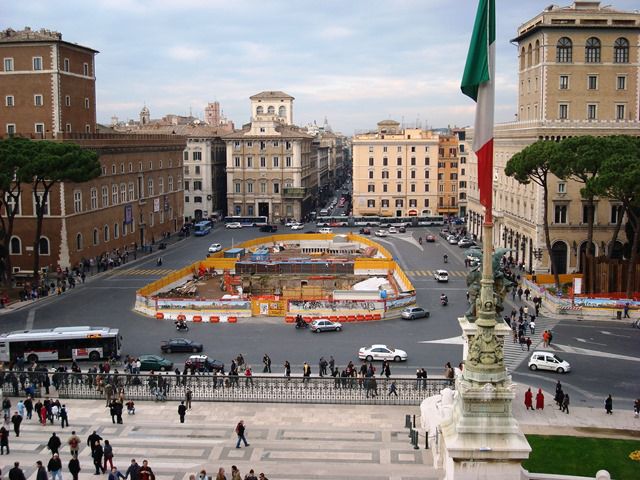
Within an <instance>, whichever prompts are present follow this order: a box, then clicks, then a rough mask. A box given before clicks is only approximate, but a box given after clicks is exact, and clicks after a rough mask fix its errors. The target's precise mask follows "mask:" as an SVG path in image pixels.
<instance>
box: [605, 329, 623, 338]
mask: <svg viewBox="0 0 640 480" xmlns="http://www.w3.org/2000/svg"><path fill="white" fill-rule="evenodd" d="M600 333H602V334H603V335H609V336H611V337H624V338H627V337H628V335H618V334H616V333H611V332H608V331H606V330H600Z"/></svg>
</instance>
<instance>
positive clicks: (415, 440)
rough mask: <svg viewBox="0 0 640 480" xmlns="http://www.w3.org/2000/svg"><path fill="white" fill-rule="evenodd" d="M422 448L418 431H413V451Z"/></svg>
mask: <svg viewBox="0 0 640 480" xmlns="http://www.w3.org/2000/svg"><path fill="white" fill-rule="evenodd" d="M419 448H420V447H419V446H418V430H414V431H413V449H414V450H418V449H419Z"/></svg>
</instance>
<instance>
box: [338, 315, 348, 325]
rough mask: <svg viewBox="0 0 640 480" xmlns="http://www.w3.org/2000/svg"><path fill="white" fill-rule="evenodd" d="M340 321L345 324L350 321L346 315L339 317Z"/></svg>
mask: <svg viewBox="0 0 640 480" xmlns="http://www.w3.org/2000/svg"><path fill="white" fill-rule="evenodd" d="M338 321H339V322H342V323H344V322H346V321H348V320H347V317H345V316H344V315H340V316H339V317H338Z"/></svg>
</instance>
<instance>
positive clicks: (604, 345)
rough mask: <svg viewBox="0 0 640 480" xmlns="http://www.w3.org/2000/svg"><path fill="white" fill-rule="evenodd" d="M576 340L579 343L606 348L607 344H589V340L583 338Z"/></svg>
mask: <svg viewBox="0 0 640 480" xmlns="http://www.w3.org/2000/svg"><path fill="white" fill-rule="evenodd" d="M576 340H577V341H578V342H580V343H590V344H591V345H601V346H603V347H606V346H607V344H606V343H598V342H590V341H589V340H587V339H585V338H577V337H576Z"/></svg>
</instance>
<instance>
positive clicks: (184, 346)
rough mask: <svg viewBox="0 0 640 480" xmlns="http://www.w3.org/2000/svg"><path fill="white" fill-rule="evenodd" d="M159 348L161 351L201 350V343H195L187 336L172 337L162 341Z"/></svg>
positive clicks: (195, 351)
mask: <svg viewBox="0 0 640 480" xmlns="http://www.w3.org/2000/svg"><path fill="white" fill-rule="evenodd" d="M160 350H162V352H163V353H171V352H193V353H197V352H201V351H202V344H201V343H196V342H194V341H193V340H189V339H187V338H172V339H171V340H169V341H166V342H162V345H160Z"/></svg>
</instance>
